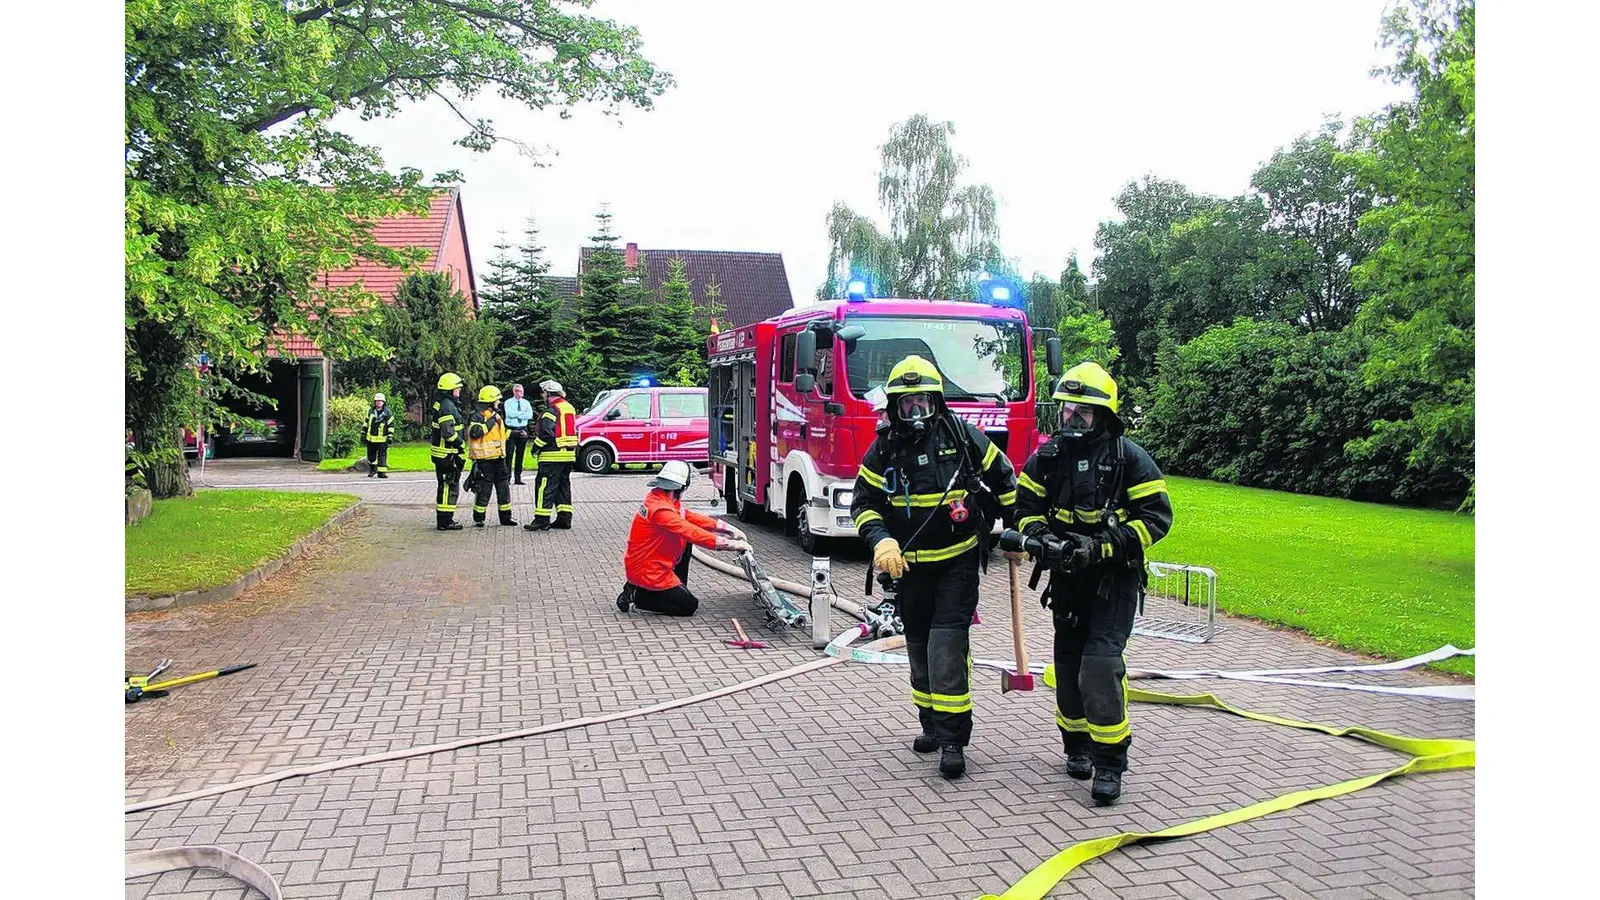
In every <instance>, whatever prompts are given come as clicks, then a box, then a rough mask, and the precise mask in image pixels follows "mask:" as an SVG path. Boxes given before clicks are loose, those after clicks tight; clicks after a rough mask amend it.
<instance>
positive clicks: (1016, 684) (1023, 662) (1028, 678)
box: [1000, 557, 1033, 694]
mask: <svg viewBox="0 0 1600 900" xmlns="http://www.w3.org/2000/svg"><path fill="white" fill-rule="evenodd" d="M1020 567H1021V563H1019V562H1017V561H1016V560H1015V559H1011V558H1009V557H1008V558H1007V559H1006V569H1007V571H1008V572H1009V573H1010V575H1011V645H1012V649H1013V650H1015V651H1016V654H1017V657H1016V667H1017V668H1016V671H1013V672H1008V671H1004V670H1002V671H1001V672H1000V693H1002V694H1009V693H1011V692H1012V691H1031V690H1033V673H1032V672H1029V671H1028V646H1027V644H1026V643H1025V642H1024V641H1023V639H1022V586H1021V584H1019V583H1018V576H1017V570H1018V569H1019V568H1020Z"/></svg>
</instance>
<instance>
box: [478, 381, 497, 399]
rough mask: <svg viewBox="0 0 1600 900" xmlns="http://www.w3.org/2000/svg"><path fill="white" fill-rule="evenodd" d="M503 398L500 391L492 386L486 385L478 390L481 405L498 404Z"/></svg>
mask: <svg viewBox="0 0 1600 900" xmlns="http://www.w3.org/2000/svg"><path fill="white" fill-rule="evenodd" d="M501 396H502V394H501V393H500V389H499V388H497V387H495V386H494V385H492V384H486V385H484V386H483V387H482V388H480V389H479V390H478V402H479V403H498V402H500V397H501Z"/></svg>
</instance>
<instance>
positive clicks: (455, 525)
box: [438, 522, 461, 531]
mask: <svg viewBox="0 0 1600 900" xmlns="http://www.w3.org/2000/svg"><path fill="white" fill-rule="evenodd" d="M438 528H439V530H440V531H460V530H461V523H460V522H451V523H449V524H445V523H442V522H441V523H440V524H439V526H438Z"/></svg>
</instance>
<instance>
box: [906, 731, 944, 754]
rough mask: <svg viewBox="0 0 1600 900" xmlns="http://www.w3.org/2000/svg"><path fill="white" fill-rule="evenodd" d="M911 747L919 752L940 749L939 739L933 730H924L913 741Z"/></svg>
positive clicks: (930, 751)
mask: <svg viewBox="0 0 1600 900" xmlns="http://www.w3.org/2000/svg"><path fill="white" fill-rule="evenodd" d="M911 749H913V750H915V751H917V752H918V753H932V752H933V751H935V750H937V749H939V739H938V738H936V737H934V736H933V733H932V732H929V731H924V732H923V733H921V734H919V735H917V736H916V738H915V739H914V740H913V741H912V742H911Z"/></svg>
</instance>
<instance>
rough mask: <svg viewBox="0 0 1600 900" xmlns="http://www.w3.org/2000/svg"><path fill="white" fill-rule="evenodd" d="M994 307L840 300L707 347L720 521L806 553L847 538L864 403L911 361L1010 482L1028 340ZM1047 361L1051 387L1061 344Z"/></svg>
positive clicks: (1023, 434) (1027, 401) (1026, 382)
mask: <svg viewBox="0 0 1600 900" xmlns="http://www.w3.org/2000/svg"><path fill="white" fill-rule="evenodd" d="M996 294H997V302H995V303H993V304H986V303H970V302H960V301H950V300H869V299H865V298H864V297H861V296H852V297H851V298H850V299H847V300H830V301H824V302H820V303H815V304H811V305H808V306H804V307H800V308H798V309H794V310H790V311H788V312H786V313H784V314H782V315H780V316H776V317H774V318H771V319H768V320H766V321H764V322H757V323H754V324H752V325H746V326H744V327H741V328H738V329H735V330H732V331H727V332H723V333H721V334H716V335H712V336H711V338H710V339H709V341H708V343H707V356H708V359H709V362H710V369H711V376H710V392H711V400H712V404H711V411H712V419H713V420H714V427H713V428H712V434H711V441H710V463H711V479H712V482H713V483H714V484H715V485H716V486H717V489H718V490H719V491H720V492H721V494H722V496H723V498H724V500H725V503H726V506H727V509H728V511H729V512H730V513H733V514H736V515H737V516H738V517H739V518H740V519H743V520H744V521H747V522H754V521H757V520H759V519H760V518H761V517H762V516H763V515H766V514H769V513H770V514H772V515H776V516H778V517H779V518H781V519H782V520H783V522H784V524H785V528H786V530H787V531H788V532H789V533H790V534H792V535H794V536H795V537H796V539H797V540H798V541H799V544H800V546H801V547H802V548H803V549H805V550H806V551H807V552H815V551H816V550H817V546H818V545H817V541H818V540H819V539H823V538H839V537H854V536H855V535H856V527H855V522H854V521H852V520H851V518H850V501H851V499H852V495H853V488H854V485H855V478H856V472H857V470H858V469H859V468H860V466H861V458H862V457H863V456H864V455H865V454H866V452H867V448H868V447H869V446H871V444H872V441H873V438H874V437H875V435H876V431H875V429H876V426H877V421H878V410H877V409H876V408H875V407H874V404H873V400H872V398H870V397H869V396H868V395H869V394H870V393H872V392H873V390H874V389H876V388H881V387H882V385H883V383H884V382H885V381H886V380H887V379H888V376H889V370H890V369H891V368H893V366H894V365H895V364H896V363H898V362H899V361H900V360H902V359H904V358H905V357H906V356H908V355H910V354H913V353H916V354H920V355H921V356H923V357H925V358H927V359H929V360H932V361H933V363H934V365H936V366H938V367H939V371H940V373H941V374H943V375H944V382H945V399H946V402H947V403H948V404H949V406H950V408H951V410H952V411H954V412H955V413H956V414H957V415H960V416H961V417H962V418H965V419H967V420H968V421H970V422H972V423H973V424H974V425H976V426H978V428H979V429H981V430H982V431H983V432H984V433H985V434H987V435H988V437H989V439H990V440H992V441H994V442H995V443H996V444H997V445H998V446H999V447H1000V448H1001V450H1003V451H1004V452H1005V453H1006V455H1007V457H1008V458H1009V459H1010V460H1011V463H1012V465H1013V466H1014V467H1016V469H1017V470H1018V471H1021V470H1022V466H1023V464H1024V463H1026V462H1027V460H1028V456H1029V455H1030V454H1031V453H1032V452H1033V450H1034V449H1035V448H1036V447H1037V446H1038V443H1039V441H1038V437H1039V435H1038V429H1037V426H1036V424H1035V410H1034V398H1035V385H1034V380H1035V379H1034V365H1033V337H1034V335H1033V330H1032V329H1031V328H1030V327H1029V325H1028V319H1027V316H1026V315H1025V314H1024V313H1023V311H1022V310H1021V309H1018V308H1016V307H1015V306H1013V305H1011V304H1010V303H1002V302H999V301H998V295H999V292H996ZM1007 299H1009V293H1008V294H1007ZM1047 347H1048V353H1047V358H1048V363H1047V369H1048V371H1049V372H1050V373H1051V374H1052V375H1058V374H1060V371H1061V350H1060V343H1059V341H1057V339H1055V338H1050V339H1049V342H1048V345H1047ZM1046 389H1048V386H1046Z"/></svg>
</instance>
